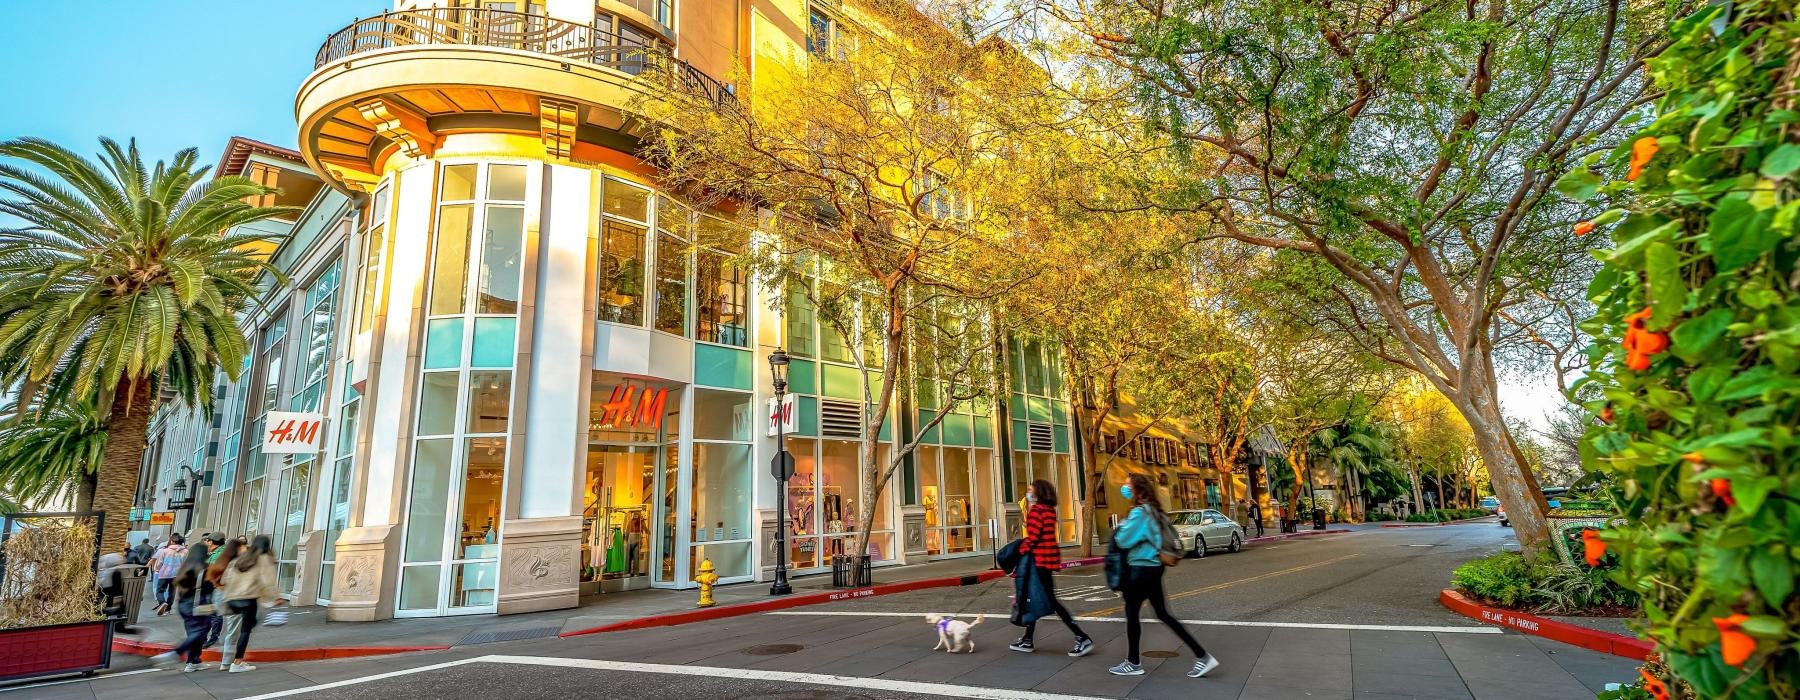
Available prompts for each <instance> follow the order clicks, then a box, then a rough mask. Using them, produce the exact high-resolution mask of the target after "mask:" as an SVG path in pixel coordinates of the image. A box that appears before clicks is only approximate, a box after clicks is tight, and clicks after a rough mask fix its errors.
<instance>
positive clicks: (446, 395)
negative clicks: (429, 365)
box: [418, 372, 458, 436]
mask: <svg viewBox="0 0 1800 700" xmlns="http://www.w3.org/2000/svg"><path fill="white" fill-rule="evenodd" d="M457 378H458V377H457V373H456V372H426V373H425V375H424V377H422V378H421V380H420V384H421V386H420V388H419V423H418V426H419V427H418V434H419V435H421V436H429V435H449V434H451V433H454V432H456V393H457Z"/></svg>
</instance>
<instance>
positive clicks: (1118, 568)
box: [1105, 537, 1125, 591]
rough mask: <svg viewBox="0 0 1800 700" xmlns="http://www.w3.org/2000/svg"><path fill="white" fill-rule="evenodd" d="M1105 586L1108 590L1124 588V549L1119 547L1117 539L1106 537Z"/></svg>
mask: <svg viewBox="0 0 1800 700" xmlns="http://www.w3.org/2000/svg"><path fill="white" fill-rule="evenodd" d="M1105 568H1106V587H1107V588H1108V589H1110V590H1114V591H1117V590H1121V589H1123V588H1125V550H1124V549H1122V548H1120V547H1119V541H1118V540H1116V539H1112V538H1110V537H1109V538H1107V541H1106V565H1105Z"/></svg>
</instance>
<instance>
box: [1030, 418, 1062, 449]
mask: <svg viewBox="0 0 1800 700" xmlns="http://www.w3.org/2000/svg"><path fill="white" fill-rule="evenodd" d="M1025 444H1026V446H1027V447H1029V448H1031V449H1032V450H1033V451H1037V452H1049V451H1051V450H1053V449H1056V440H1055V439H1054V438H1052V437H1051V435H1050V426H1048V425H1045V424H1043V423H1031V424H1028V425H1027V426H1026V427H1025Z"/></svg>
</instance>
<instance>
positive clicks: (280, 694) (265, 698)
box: [241, 658, 481, 700]
mask: <svg viewBox="0 0 1800 700" xmlns="http://www.w3.org/2000/svg"><path fill="white" fill-rule="evenodd" d="M480 660H481V659H479V658H476V659H457V660H455V661H445V662H444V663H441V664H431V665H430V666H420V667H418V668H407V669H401V670H399V671H389V672H387V673H377V674H375V675H372V676H363V677H361V678H349V679H345V680H341V681H333V682H331V683H320V684H319V685H309V686H306V687H304V688H294V689H293V690H280V691H276V692H273V693H265V694H262V695H253V696H251V697H247V698H242V699H241V700H269V699H270V698H285V697H289V696H293V695H300V694H303V693H310V692H313V691H315V690H326V689H329V688H342V687H344V686H347V685H359V684H362V683H369V682H371V681H379V680H383V679H387V678H396V677H399V676H409V675H412V674H414V673H424V672H426V671H436V670H438V669H440V668H450V667H452V666H461V665H463V664H466V663H469V662H471V661H480Z"/></svg>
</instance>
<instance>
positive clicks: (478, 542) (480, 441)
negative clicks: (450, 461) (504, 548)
mask: <svg viewBox="0 0 1800 700" xmlns="http://www.w3.org/2000/svg"><path fill="white" fill-rule="evenodd" d="M467 444H468V452H467V458H468V461H467V462H466V463H465V467H464V469H463V480H462V481H463V483H462V489H461V493H462V509H461V510H462V529H461V531H460V536H459V537H460V539H459V540H458V542H457V547H456V552H455V554H456V558H457V559H485V558H491V557H497V556H499V550H498V549H497V548H493V547H488V546H487V545H498V544H499V543H500V500H501V498H502V497H503V495H504V494H503V491H502V486H503V485H504V484H505V481H506V438H503V437H485V438H470V439H469V440H468V441H467ZM490 602H491V601H490Z"/></svg>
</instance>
